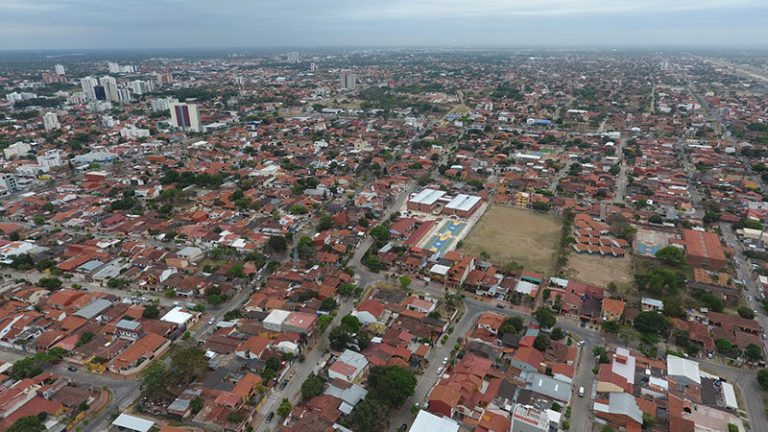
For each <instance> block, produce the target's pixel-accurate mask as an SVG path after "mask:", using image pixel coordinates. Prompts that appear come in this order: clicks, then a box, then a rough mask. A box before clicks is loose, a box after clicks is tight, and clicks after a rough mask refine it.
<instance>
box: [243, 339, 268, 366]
mask: <svg viewBox="0 0 768 432" xmlns="http://www.w3.org/2000/svg"><path fill="white" fill-rule="evenodd" d="M269 345H270V341H269V339H268V338H266V337H264V336H259V335H256V336H251V337H249V338H248V339H246V340H244V341H243V342H241V343H240V345H238V346H237V348H236V349H235V355H236V356H237V357H240V358H243V359H246V360H251V359H259V358H261V356H262V354H264V351H265V350H266V349H267V348H268V347H269Z"/></svg>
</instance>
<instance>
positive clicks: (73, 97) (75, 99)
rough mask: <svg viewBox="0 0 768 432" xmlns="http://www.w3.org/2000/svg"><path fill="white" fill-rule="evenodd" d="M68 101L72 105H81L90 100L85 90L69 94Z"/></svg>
mask: <svg viewBox="0 0 768 432" xmlns="http://www.w3.org/2000/svg"><path fill="white" fill-rule="evenodd" d="M67 102H69V103H70V104H71V105H80V104H82V103H85V102H88V95H86V94H85V92H74V93H72V94H70V95H69V96H67Z"/></svg>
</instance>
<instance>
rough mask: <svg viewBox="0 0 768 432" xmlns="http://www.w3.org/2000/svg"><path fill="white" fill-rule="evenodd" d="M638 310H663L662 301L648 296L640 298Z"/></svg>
mask: <svg viewBox="0 0 768 432" xmlns="http://www.w3.org/2000/svg"><path fill="white" fill-rule="evenodd" d="M640 310H641V311H643V312H664V302H663V301H661V300H656V299H653V298H650V297H643V298H642V299H641V300H640Z"/></svg>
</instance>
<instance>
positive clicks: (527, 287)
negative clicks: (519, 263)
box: [515, 280, 538, 295]
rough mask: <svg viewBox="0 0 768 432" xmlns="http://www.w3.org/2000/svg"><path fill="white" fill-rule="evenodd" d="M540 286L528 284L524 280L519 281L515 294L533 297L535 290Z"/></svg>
mask: <svg viewBox="0 0 768 432" xmlns="http://www.w3.org/2000/svg"><path fill="white" fill-rule="evenodd" d="M537 287H538V285H536V284H532V283H530V282H526V281H524V280H521V281H518V282H517V285H516V286H515V292H519V293H522V294H527V295H531V293H532V292H533V290H534V289H536V288H537Z"/></svg>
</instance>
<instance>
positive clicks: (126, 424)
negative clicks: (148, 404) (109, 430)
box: [112, 414, 155, 432]
mask: <svg viewBox="0 0 768 432" xmlns="http://www.w3.org/2000/svg"><path fill="white" fill-rule="evenodd" d="M154 425H155V422H153V421H152V420H147V419H145V418H141V417H136V416H133V415H130V414H120V415H119V416H118V417H117V418H116V419H115V421H113V422H112V426H117V427H121V428H125V429H130V430H134V431H139V432H147V431H149V430H150V429H152V426H154Z"/></svg>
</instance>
